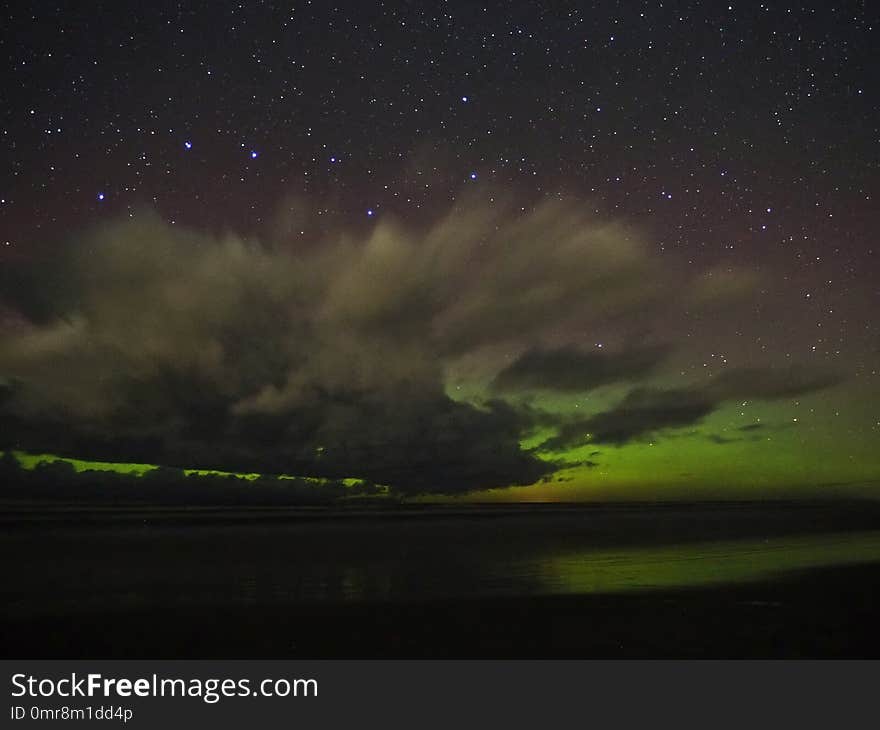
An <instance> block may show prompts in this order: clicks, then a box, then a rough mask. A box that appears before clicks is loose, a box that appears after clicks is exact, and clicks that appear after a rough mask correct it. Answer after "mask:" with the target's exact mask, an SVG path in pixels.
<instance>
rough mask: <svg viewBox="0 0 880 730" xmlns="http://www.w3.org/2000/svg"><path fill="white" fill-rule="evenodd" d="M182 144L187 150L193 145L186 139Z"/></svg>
mask: <svg viewBox="0 0 880 730" xmlns="http://www.w3.org/2000/svg"><path fill="white" fill-rule="evenodd" d="M183 146H184V147H186V148H187V149H188V150H191V149H192V146H193V145H192V142H189V141H187V142H184V143H183Z"/></svg>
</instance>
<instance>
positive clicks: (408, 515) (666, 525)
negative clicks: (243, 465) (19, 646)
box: [0, 504, 880, 618]
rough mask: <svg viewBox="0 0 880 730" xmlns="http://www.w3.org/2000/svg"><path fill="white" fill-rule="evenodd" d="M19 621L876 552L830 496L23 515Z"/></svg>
mask: <svg viewBox="0 0 880 730" xmlns="http://www.w3.org/2000/svg"><path fill="white" fill-rule="evenodd" d="M4 519H5V521H6V522H7V527H9V528H10V529H6V530H4V531H3V534H2V537H0V549H2V556H3V557H2V560H3V563H4V575H5V576H6V579H5V580H4V582H3V586H2V598H3V603H4V606H5V611H6V613H7V615H8V616H11V617H19V618H23V617H38V616H64V615H79V614H89V613H94V612H106V611H115V610H120V611H127V610H157V611H163V612H168V611H172V612H173V611H174V610H175V609H178V610H179V609H189V608H192V607H195V606H210V607H213V608H215V609H222V608H235V609H241V608H247V607H254V608H260V607H277V606H285V605H293V606H295V605H300V606H302V605H319V604H334V605H338V604H358V603H376V602H384V603H388V602H390V603H394V602H408V601H423V600H445V599H462V598H493V597H496V598H497V597H505V596H509V597H524V596H525V597H527V596H536V597H537V596H550V595H590V594H629V593H645V592H650V591H660V590H670V589H678V588H700V587H712V586H723V585H736V584H742V583H748V582H750V581H757V580H760V581H768V580H770V581H772V580H774V579H775V577H777V576H778V577H784V576H785V575H788V574H791V573H792V572H796V571H809V570H812V569H820V568H822V569H828V568H833V567H834V566H847V565H848V566H852V565H866V564H880V529H877V528H880V524H878V521H877V519H876V515H875V514H874V512H873V511H872V510H864V509H861V508H858V507H849V506H847V507H841V506H834V507H829V506H827V505H821V504H819V505H816V504H812V505H785V504H776V505H760V504H750V505H737V506H732V505H726V506H725V505H685V506H681V505H680V506H673V507H669V506H666V507H658V506H645V505H635V506H615V507H603V508H597V507H592V508H542V509H524V508H523V509H503V508H501V509H499V508H489V507H487V508H468V509H430V508H428V509H422V510H406V511H388V512H381V511H371V510H363V511H353V510H348V511H345V512H323V511H314V510H313V511H303V510H286V511H285V510H281V511H279V510H273V511H266V510H230V509H225V510H170V511H168V510H151V509H135V510H104V511H97V512H96V511H94V510H91V511H75V510H73V511H72V510H69V509H60V510H57V511H55V512H53V513H50V512H47V511H46V510H34V511H30V512H28V511H27V510H25V511H19V513H17V514H16V515H10V514H8V513H7V514H6V515H5V518H4Z"/></svg>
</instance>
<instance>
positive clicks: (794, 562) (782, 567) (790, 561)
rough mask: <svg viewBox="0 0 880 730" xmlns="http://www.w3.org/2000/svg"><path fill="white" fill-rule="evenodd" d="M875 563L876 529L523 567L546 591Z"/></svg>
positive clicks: (597, 554) (626, 587)
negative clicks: (531, 573) (874, 530)
mask: <svg viewBox="0 0 880 730" xmlns="http://www.w3.org/2000/svg"><path fill="white" fill-rule="evenodd" d="M873 562H880V532H855V533H834V534H827V535H819V536H798V537H772V538H768V539H761V540H736V541H733V540H732V541H725V542H710V543H693V544H686V545H674V546H661V547H638V548H623V549H609V550H601V549H600V550H589V551H586V550H579V551H572V552H567V553H563V554H560V553H558V552H556V553H554V554H553V555H550V556H547V557H545V558H542V559H539V560H537V561H535V563H534V564H533V565H531V566H529V568H527V570H529V571H530V572H533V573H534V575H535V576H536V577H537V578H538V579H539V581H540V582H541V583H542V584H543V585H542V587H543V589H544V590H546V591H547V592H549V593H620V592H629V591H647V590H656V589H662V588H676V587H687V586H704V585H713V584H726V583H744V582H748V581H751V580H755V579H759V578H766V577H768V576H771V575H773V574H778V573H784V572H787V571H794V570H804V569H809V568H823V567H829V566H834V565H856V564H862V563H873Z"/></svg>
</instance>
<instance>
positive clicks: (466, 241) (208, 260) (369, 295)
mask: <svg viewBox="0 0 880 730" xmlns="http://www.w3.org/2000/svg"><path fill="white" fill-rule="evenodd" d="M293 241H294V242H293V243H292V242H291V241H290V240H277V241H271V242H269V243H267V244H258V243H254V242H249V241H246V240H243V239H241V238H239V237H236V236H226V237H223V238H219V239H218V238H216V237H214V236H211V235H208V234H205V233H200V232H197V231H192V230H185V229H180V228H178V227H174V226H170V225H167V224H165V223H164V222H162V221H161V220H159V219H158V218H157V217H155V216H152V215H140V216H137V217H136V218H135V219H133V220H126V221H123V222H119V223H114V224H109V225H106V226H103V227H101V228H99V229H97V230H94V231H92V232H90V233H89V234H87V235H85V236H84V237H83V239H82V240H80V241H78V242H77V243H76V244H75V245H72V246H71V247H70V252H69V256H68V257H67V258H65V259H64V260H63V261H61V262H60V264H59V266H58V267H57V268H56V269H54V271H55V273H51V272H48V271H47V272H46V277H45V279H44V281H45V282H53V281H57V282H58V284H57V286H56V285H54V284H53V285H52V286H48V285H46V286H42V287H41V295H40V297H38V298H34V297H29V296H28V294H27V291H28V287H22V286H18V287H12V286H10V287H8V288H6V289H5V290H4V291H3V295H4V298H5V299H6V301H7V303H8V304H9V303H10V302H11V303H13V304H14V309H10V310H9V311H10V312H14V313H15V316H14V317H7V318H4V322H5V323H6V325H7V326H5V328H4V337H3V339H2V341H0V377H2V378H3V380H2V383H3V388H2V390H3V391H4V393H5V396H4V401H3V405H2V407H3V410H4V413H3V415H4V422H5V425H7V426H8V427H7V428H6V429H4V443H3V445H4V446H15V447H17V448H22V449H28V450H35V451H36V450H39V451H44V450H45V451H56V452H57V451H64V452H66V453H69V454H72V455H77V456H81V457H89V456H91V457H101V458H106V459H117V460H139V461H156V462H161V463H166V464H170V465H180V466H201V467H215V468H224V469H235V470H239V469H242V470H259V471H265V472H285V473H295V474H302V475H325V476H357V477H365V478H369V479H372V480H374V481H377V482H383V483H388V484H391V485H393V486H395V487H396V488H397V489H398V490H401V491H429V490H430V491H443V492H454V491H461V490H465V489H473V488H477V487H491V486H498V485H504V484H525V483H531V482H534V481H536V480H538V479H539V478H540V477H541V476H543V475H544V474H546V473H548V472H549V471H551V470H552V469H553V468H554V465H553V464H551V463H547V462H544V461H541V460H540V459H538V458H537V457H536V456H535V455H534V454H532V453H530V452H527V451H524V450H522V449H521V448H520V446H519V439H520V438H521V436H522V434H523V432H524V431H527V430H528V429H529V428H530V427H532V426H533V425H534V418H533V416H532V415H530V414H529V413H528V412H527V410H525V409H522V408H518V409H517V410H514V409H513V408H511V407H510V406H508V405H506V404H505V403H504V402H503V401H500V400H495V401H487V402H478V401H473V402H460V401H456V400H453V399H452V398H450V397H449V396H448V395H447V392H446V371H447V369H448V368H450V367H451V366H453V365H454V364H455V363H456V362H458V361H459V360H460V359H462V358H467V357H471V358H474V359H475V360H476V361H478V362H480V363H482V365H483V366H484V367H488V368H490V369H491V368H492V367H494V366H493V364H492V363H493V362H494V361H493V355H492V353H493V352H494V350H493V348H495V349H497V348H499V347H500V348H503V349H504V350H505V351H508V352H509V351H513V352H515V353H522V352H524V351H526V350H528V349H529V348H538V349H533V350H532V351H533V353H535V352H545V351H546V350H541V349H540V345H539V344H536V343H541V342H542V340H543V337H544V335H545V333H547V332H548V331H549V332H554V331H556V332H558V331H559V328H560V327H562V328H563V329H564V327H565V326H566V324H567V323H572V322H575V323H580V324H581V326H583V324H584V323H595V322H602V321H606V320H609V319H614V318H620V317H621V316H627V313H630V312H638V311H640V310H642V309H644V308H645V307H646V306H647V304H648V303H649V302H654V301H656V300H657V298H658V296H659V292H660V291H661V290H662V286H663V282H664V281H666V280H667V279H668V277H667V275H666V274H664V273H663V272H662V271H659V270H657V269H656V267H653V266H652V264H651V262H650V260H649V259H648V257H647V255H646V253H645V248H644V246H643V245H642V243H641V242H640V240H639V239H638V237H637V236H636V235H635V234H634V233H633V232H632V231H631V230H629V229H627V228H625V227H622V226H619V225H616V224H607V223H598V222H596V221H595V220H593V219H591V218H590V217H589V216H588V215H586V214H585V213H584V212H583V211H582V210H580V209H579V208H578V207H577V206H573V205H562V204H559V203H552V204H545V205H542V206H538V207H537V208H535V209H534V210H533V211H532V212H531V213H528V214H523V213H521V212H520V211H519V209H518V208H516V207H514V206H504V205H500V204H498V203H497V202H496V203H495V204H494V205H493V206H488V205H485V204H484V203H483V204H476V203H472V202H471V203H464V204H461V205H459V206H458V207H456V208H455V209H454V210H453V211H452V212H451V213H450V214H449V215H448V216H446V217H445V218H442V219H440V220H439V221H438V222H437V223H436V224H435V225H433V226H432V227H431V228H430V229H428V230H427V231H422V232H419V233H415V232H413V231H410V230H408V229H406V228H404V227H401V226H399V225H397V224H395V223H394V222H392V221H384V222H380V223H379V224H378V225H376V227H375V228H374V229H372V230H371V231H369V232H368V233H367V234H365V235H363V236H352V235H346V234H344V233H339V234H338V235H329V234H327V235H324V236H323V237H322V239H321V240H316V241H309V242H307V243H299V242H298V237H295V238H294V239H293ZM538 249H540V252H541V253H540V256H536V255H535V252H536V250H538ZM59 271H60V272H62V273H63V276H61V277H59V276H58V273H57V272H59ZM649 271H650V272H651V274H652V276H650V277H649V276H648V272H649ZM647 280H650V281H652V282H654V284H652V285H651V286H645V284H644V282H645V281H647ZM53 296H54V298H53ZM25 315H26V316H25ZM13 320H14V322H13ZM10 322H13V324H14V326H13V325H10V324H9V323H10ZM558 352H561V353H562V355H561V357H560V358H559V362H557V363H555V365H556V372H555V374H554V373H547V374H548V375H551V376H552V377H558V378H559V386H558V387H559V388H561V389H566V388H571V387H574V386H575V384H576V381H577V379H578V378H580V379H581V381H582V382H592V383H595V382H601V381H605V380H607V379H609V378H612V377H615V376H614V375H613V373H612V370H615V369H616V370H617V371H618V372H619V373H620V374H621V375H626V376H627V377H629V376H632V375H636V374H638V373H640V372H642V371H646V370H648V369H650V367H651V366H652V364H653V360H654V359H655V358H656V357H659V352H654V351H651V350H644V351H634V352H632V353H629V354H626V353H624V354H621V355H618V356H612V358H611V360H612V361H611V362H609V361H606V360H605V359H602V360H597V359H591V358H583V357H581V356H578V355H577V354H576V352H575V351H574V350H571V349H569V350H566V349H564V348H563V349H562V350H559V351H558ZM566 356H568V358H569V361H568V362H567V363H566V362H562V359H564V358H565V357H566ZM533 357H534V355H533ZM578 357H581V359H580V361H579V360H578ZM615 357H616V358H617V359H616V360H614V358H615ZM521 362H522V361H521ZM525 363H526V365H528V363H529V359H528V358H526V359H525ZM545 364H546V363H545ZM579 364H580V365H585V366H586V368H587V369H588V370H589V371H590V373H589V374H588V375H586V376H585V375H584V374H583V373H582V374H579V375H578V374H575V373H574V372H573V371H572V368H574V367H576V366H578V365H579ZM553 365H554V364H553V363H550V369H551V370H552V369H553ZM499 366H500V365H499ZM523 367H524V366H523V365H522V364H521V365H520V368H523ZM497 369H498V367H495V371H496V372H497ZM535 376H536V375H535ZM506 377H508V378H509V377H511V376H510V375H508V376H506Z"/></svg>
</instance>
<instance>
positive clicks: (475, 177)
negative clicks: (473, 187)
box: [470, 172, 477, 180]
mask: <svg viewBox="0 0 880 730" xmlns="http://www.w3.org/2000/svg"><path fill="white" fill-rule="evenodd" d="M470 177H471V180H476V179H477V173H475V172H472V173H471V175H470Z"/></svg>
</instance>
